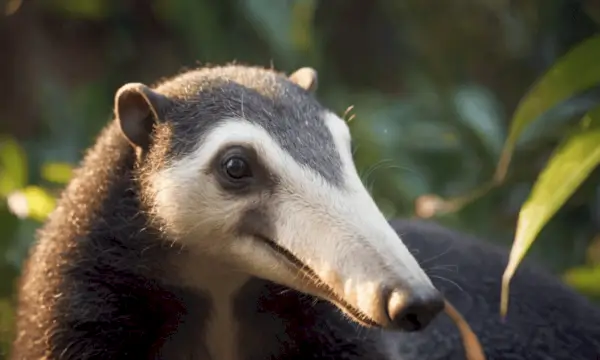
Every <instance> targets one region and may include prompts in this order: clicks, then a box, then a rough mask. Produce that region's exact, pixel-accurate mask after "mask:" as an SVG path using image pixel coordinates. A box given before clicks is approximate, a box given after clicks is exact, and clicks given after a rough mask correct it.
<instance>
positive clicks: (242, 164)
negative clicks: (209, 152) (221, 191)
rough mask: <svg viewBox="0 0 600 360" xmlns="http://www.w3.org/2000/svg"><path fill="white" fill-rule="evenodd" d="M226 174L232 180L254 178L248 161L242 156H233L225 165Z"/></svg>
mask: <svg viewBox="0 0 600 360" xmlns="http://www.w3.org/2000/svg"><path fill="white" fill-rule="evenodd" d="M223 167H224V170H225V174H227V176H229V177H230V178H231V179H234V180H240V179H243V178H247V177H252V171H251V169H250V165H248V162H247V161H246V159H244V158H242V157H240V156H231V157H229V158H227V159H226V160H225V162H224V163H223Z"/></svg>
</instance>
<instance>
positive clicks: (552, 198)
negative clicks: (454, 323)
mask: <svg viewBox="0 0 600 360" xmlns="http://www.w3.org/2000/svg"><path fill="white" fill-rule="evenodd" d="M599 163H600V107H597V108H595V109H594V110H592V111H591V112H589V113H588V114H587V115H586V116H585V117H584V118H583V120H582V122H581V126H580V128H579V129H577V131H576V132H574V133H573V134H571V136H569V137H568V138H567V139H565V141H564V142H563V143H562V144H561V146H560V147H559V148H558V149H557V150H556V151H555V152H554V154H553V156H552V158H551V159H550V160H549V162H548V164H547V165H546V168H545V169H544V170H543V171H542V173H541V174H540V176H539V178H538V179H537V182H536V183H535V184H534V186H533V189H532V191H531V194H530V195H529V198H528V199H527V201H526V202H525V204H524V205H523V207H522V208H521V212H520V214H519V221H518V223H517V231H516V235H515V241H514V244H513V246H512V250H511V253H510V259H509V262H508V266H507V267H506V271H505V272H504V276H503V279H502V304H501V312H502V315H504V314H506V309H507V306H508V284H509V282H510V279H511V278H512V276H513V274H514V272H515V271H516V268H517V266H518V265H519V263H520V262H521V260H522V259H523V257H524V256H525V253H526V252H527V250H528V249H529V247H530V246H531V244H532V243H533V241H534V240H535V238H536V237H537V235H538V234H539V232H540V231H541V230H542V228H543V227H544V226H545V225H546V223H547V222H548V221H549V220H550V218H552V216H554V214H555V213H556V211H557V210H558V209H559V208H560V207H561V206H562V205H563V204H564V203H565V202H566V201H567V199H568V198H569V197H570V196H571V195H572V194H573V192H575V190H576V189H577V188H578V187H579V185H580V184H581V183H582V182H583V181H584V180H585V179H586V178H587V177H588V175H589V174H590V173H591V172H592V171H593V170H594V169H595V168H596V166H597V165H598V164H599Z"/></svg>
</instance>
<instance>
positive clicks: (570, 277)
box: [563, 265, 600, 297]
mask: <svg viewBox="0 0 600 360" xmlns="http://www.w3.org/2000/svg"><path fill="white" fill-rule="evenodd" d="M563 278H564V280H565V281H566V282H567V283H568V284H569V285H571V286H572V287H574V288H575V289H576V290H577V291H580V292H582V293H584V294H586V295H588V296H593V297H600V265H596V266H584V267H578V268H574V269H571V270H569V271H567V272H566V273H565V275H564V276H563Z"/></svg>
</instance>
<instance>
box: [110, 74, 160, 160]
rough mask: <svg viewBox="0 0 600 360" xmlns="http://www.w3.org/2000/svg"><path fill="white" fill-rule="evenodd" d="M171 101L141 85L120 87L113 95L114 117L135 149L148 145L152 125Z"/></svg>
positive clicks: (132, 84) (157, 120) (130, 84)
mask: <svg viewBox="0 0 600 360" xmlns="http://www.w3.org/2000/svg"><path fill="white" fill-rule="evenodd" d="M170 106H171V100H170V99H169V98H167V97H166V96H164V95H162V94H159V93H157V92H156V91H154V90H152V89H150V88H149V87H148V86H146V85H144V84H141V83H129V84H125V85H123V86H121V88H120V89H119V90H117V94H116V95H115V116H116V118H117V120H118V121H119V126H120V127H121V131H122V132H123V134H124V135H125V137H126V138H127V140H129V142H131V144H133V145H134V146H136V147H139V148H142V149H144V150H147V149H148V146H149V145H150V136H151V133H152V130H153V128H154V124H155V123H157V122H159V121H161V120H162V119H163V116H164V113H165V111H166V110H167V109H168V108H169V107H170Z"/></svg>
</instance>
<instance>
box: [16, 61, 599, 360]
mask: <svg viewBox="0 0 600 360" xmlns="http://www.w3.org/2000/svg"><path fill="white" fill-rule="evenodd" d="M302 71H303V72H300V73H295V74H294V75H292V76H290V77H289V80H291V81H288V80H287V78H286V77H285V76H284V75H282V74H278V73H275V72H273V71H269V70H265V69H259V68H250V67H244V66H226V67H215V68H205V69H201V70H197V71H192V72H189V73H185V74H182V75H180V76H178V77H175V78H174V79H171V80H168V81H166V82H164V83H163V84H161V85H159V86H158V87H156V89H155V90H152V89H149V88H146V87H145V86H142V85H140V84H137V85H135V84H133V85H131V86H129V87H124V88H123V91H122V92H120V93H119V94H118V95H117V98H116V109H115V110H116V113H117V114H116V115H117V118H116V120H115V121H113V122H111V123H110V124H109V125H108V126H107V127H106V129H104V131H103V132H102V133H101V134H100V136H99V137H98V140H97V142H96V144H95V145H94V147H93V148H92V149H90V151H89V152H88V154H87V155H86V157H85V159H84V162H83V164H82V166H81V168H80V169H79V170H78V171H77V173H76V175H75V177H74V178H73V180H72V181H71V182H70V184H69V185H68V187H67V189H66V190H65V191H64V192H63V194H62V196H61V199H60V201H59V205H58V207H57V209H56V210H55V211H54V212H53V213H52V215H51V217H50V219H49V220H48V222H47V223H46V224H45V226H44V228H43V229H42V231H41V232H40V235H39V241H38V243H37V244H36V245H35V247H34V248H33V250H32V253H31V255H30V257H29V259H28V261H27V265H26V266H25V267H24V273H23V277H22V281H21V287H20V291H19V308H18V316H17V338H16V340H15V343H14V347H13V351H12V358H13V359H14V360H21V359H48V360H54V359H66V360H69V359H174V360H177V359H203V360H208V359H219V360H233V359H239V360H261V359H291V360H293V359H334V358H335V359H348V360H355V359H356V360H358V359H372V360H377V359H382V360H383V359H405V360H409V359H462V358H464V355H463V354H464V352H463V349H462V347H461V343H460V340H459V337H458V336H459V335H458V333H457V332H456V330H455V328H454V326H453V325H452V324H451V323H450V321H449V320H448V319H447V318H445V317H444V316H438V317H437V318H436V319H435V320H434V321H433V323H432V324H431V325H430V326H429V327H428V328H426V329H425V330H423V331H422V332H419V333H411V334H408V333H399V332H395V331H394V332H392V331H383V330H381V329H377V328H368V327H363V326H361V325H358V324H357V323H355V322H354V321H355V320H363V321H368V320H369V319H368V318H369V317H370V318H371V319H372V320H374V321H375V322H381V323H383V322H385V321H386V320H385V318H384V315H382V314H381V311H382V310H381V308H382V304H381V301H384V300H382V299H380V298H379V296H380V295H379V292H378V289H379V287H378V286H379V283H378V282H377V281H382V282H383V283H384V284H385V285H386V286H403V287H404V288H405V290H407V291H408V290H411V291H413V292H415V293H418V292H419V291H426V290H423V289H425V288H426V286H428V285H429V284H430V282H429V279H428V278H427V277H426V276H425V275H424V272H423V271H422V269H421V267H420V266H418V263H421V265H422V267H423V268H424V269H426V270H427V269H432V270H433V269H435V268H436V266H439V265H440V264H441V265H453V266H455V267H456V269H457V270H458V271H457V272H455V273H452V272H441V273H440V276H442V277H443V278H438V277H435V276H432V280H433V284H434V285H435V286H436V287H437V288H438V289H440V290H442V291H443V293H444V294H445V295H446V296H447V297H448V298H449V300H450V301H451V302H452V303H453V304H454V305H455V306H456V307H457V308H458V310H459V311H461V312H462V314H463V315H464V316H465V318H466V319H467V321H468V322H469V323H470V325H471V326H472V327H473V329H474V330H475V332H476V333H477V335H478V336H479V337H480V339H481V341H482V344H483V346H484V348H485V351H486V354H487V356H488V358H489V359H533V360H537V359H549V358H552V359H576V360H577V359H582V360H583V359H593V358H594V356H596V355H597V354H599V353H600V345H599V339H600V314H599V310H598V309H597V308H595V307H594V306H593V305H591V304H589V303H588V302H587V301H586V300H585V299H583V298H582V297H581V296H579V295H577V294H575V293H574V292H573V291H571V290H570V289H568V288H566V287H565V286H563V285H561V284H560V283H559V282H558V281H557V280H555V279H553V278H552V277H550V276H549V275H546V274H545V273H544V272H542V271H538V270H535V269H534V268H532V267H531V266H529V265H525V266H523V267H522V268H521V269H520V270H519V271H518V273H517V274H516V276H515V279H514V281H513V283H512V287H511V294H512V299H511V307H510V311H509V316H508V322H507V324H502V323H501V322H500V320H499V318H498V316H497V312H498V301H499V289H500V280H501V273H502V271H503V268H504V266H505V264H506V255H505V252H503V251H500V250H498V249H495V248H493V247H491V246H487V245H483V244H482V243H481V242H477V241H475V240H471V239H470V238H468V237H467V236H465V235H462V234H458V233H455V232H452V231H449V230H446V229H442V228H439V227H437V226H435V225H432V224H428V223H421V222H402V221H396V222H393V223H392V227H389V225H387V222H385V220H384V218H383V216H382V215H381V213H380V212H378V210H377V209H376V207H375V205H374V203H373V202H372V200H371V199H370V197H368V196H365V194H366V191H364V189H363V188H362V185H359V182H360V180H359V179H358V176H357V175H356V171H355V169H354V167H353V164H352V162H351V156H350V147H349V140H350V139H349V133H348V134H347V128H346V127H345V125H344V124H343V122H342V121H341V120H340V119H339V118H337V117H336V116H334V115H333V114H332V113H330V112H328V111H327V110H326V109H324V108H323V107H321V105H319V103H318V102H317V101H316V100H315V99H314V98H313V97H312V96H311V95H310V91H313V90H314V87H315V82H314V81H311V78H314V76H315V74H314V73H311V72H310V70H306V69H305V70H302ZM294 83H295V84H297V85H295V84H294ZM139 94H143V96H140V95H139ZM139 101H142V102H149V103H151V104H152V106H151V110H152V114H151V115H152V117H154V118H164V119H168V121H165V122H164V123H160V124H155V125H153V126H151V127H149V128H148V129H150V130H151V131H152V133H153V135H152V139H151V140H150V141H148V139H146V138H145V137H144V131H143V130H144V129H142V128H140V127H139V126H138V125H136V123H135V122H127V121H126V120H127V119H138V118H140V119H141V117H140V114H138V113H137V112H136V111H139V110H140V109H144V106H145V103H144V104H141V105H140V104H139V103H137V102H139ZM144 126H146V125H144ZM150 130H149V131H150ZM124 133H125V135H126V136H124ZM233 140H235V142H236V144H240V143H244V142H246V143H250V144H251V145H252V146H254V149H255V153H256V157H257V158H259V159H261V161H262V162H264V163H266V165H267V166H265V167H266V168H267V169H266V170H265V171H263V172H261V173H260V176H262V178H261V179H262V180H263V184H268V187H266V188H265V189H262V188H261V190H260V191H255V192H253V193H251V194H248V193H244V194H242V195H238V196H234V197H232V196H231V195H227V194H226V193H223V192H219V191H217V190H216V189H217V188H218V186H217V185H216V183H215V182H214V181H213V180H212V179H214V177H211V176H212V175H209V172H210V171H208V170H207V168H206V166H207V164H209V163H211V161H212V160H211V159H212V157H213V155H214V154H215V153H218V152H219V149H221V148H222V146H223V144H224V143H226V142H228V141H233ZM132 145H133V146H132ZM349 179H350V180H349ZM340 189H343V190H340ZM256 194H258V195H256ZM282 194H283V195H282ZM240 199H241V200H240ZM344 199H345V200H344ZM209 204H211V206H210V207H209V206H208V205H209ZM384 222H385V225H384ZM392 228H393V230H392ZM396 233H397V234H398V235H400V237H398V235H396ZM257 234H258V235H260V236H264V237H267V238H270V239H276V241H277V242H278V246H283V247H285V248H287V249H291V250H292V251H294V252H295V254H296V255H298V257H300V259H302V260H303V262H304V263H305V264H306V265H307V266H310V267H311V268H313V269H316V270H315V272H314V274H313V275H314V276H315V277H317V278H319V279H322V280H323V281H324V282H326V283H327V284H329V285H331V289H333V290H326V291H324V290H323V288H322V287H320V286H317V285H315V284H314V279H312V280H311V279H308V280H306V279H300V278H301V277H302V276H298V269H295V268H293V267H290V266H289V264H287V263H286V262H285V261H281V260H280V259H279V258H278V257H277V256H276V255H274V253H273V252H272V251H271V250H270V249H269V248H268V247H266V246H263V245H261V243H257V242H255V241H254V239H253V236H254V235H257ZM400 238H401V239H402V241H401V240H400ZM340 239H341V240H340ZM317 240H318V242H316V241H317ZM342 240H343V241H342ZM274 241H275V240H274ZM447 249H449V250H447ZM442 252H443V253H444V255H443V256H439V255H440V253H442ZM206 254H209V255H211V256H205V255H206ZM219 254H227V256H226V257H227V259H220V258H219V256H218V255H219ZM410 254H412V255H413V256H414V258H416V259H417V260H416V261H415V259H414V258H413V257H412V256H410ZM212 255H214V256H212ZM229 259H233V261H231V263H230V262H228V261H227V260H229ZM432 259H433V260H432ZM328 261H330V263H328ZM417 261H418V263H417ZM396 274H397V275H396ZM309 275H310V274H309ZM377 276H380V277H381V279H378V278H377ZM311 281H312V282H311ZM348 284H351V286H350V285H348ZM396 284H398V285H396ZM455 284H456V285H458V286H460V288H459V287H457V286H455ZM373 286H375V287H373ZM292 288H294V289H295V290H292ZM461 289H462V290H461ZM298 290H299V291H298ZM332 291H337V292H338V293H339V294H338V297H332V296H333V295H335V294H333V295H332V294H331V292H332ZM427 291H428V290H427ZM398 293H399V292H398ZM308 294H310V295H308ZM407 294H408V293H407ZM313 295H317V296H320V297H321V298H324V299H326V300H328V301H325V300H316V299H315V297H314V296H313ZM340 299H341V300H340ZM372 299H376V300H372ZM342 300H343V301H346V302H348V304H349V305H348V304H346V303H340V301H342ZM348 306H354V307H355V308H357V309H358V310H359V313H358V314H357V313H353V314H348V313H347V311H346V310H348V309H347V307H348ZM340 310H342V311H340ZM344 312H346V313H344ZM349 315H350V317H349ZM363 315H365V316H367V319H360V317H361V316H363ZM357 317H358V318H357Z"/></svg>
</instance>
